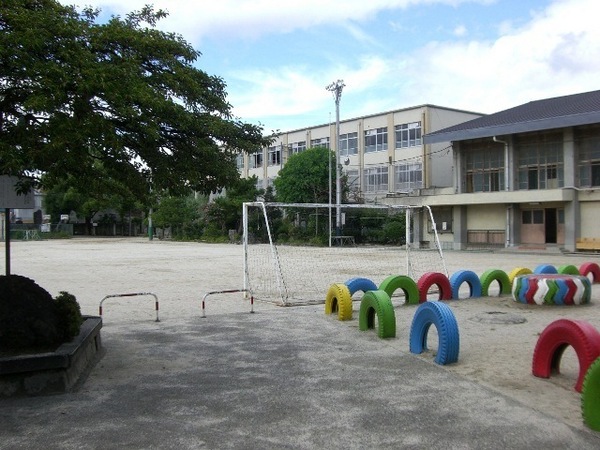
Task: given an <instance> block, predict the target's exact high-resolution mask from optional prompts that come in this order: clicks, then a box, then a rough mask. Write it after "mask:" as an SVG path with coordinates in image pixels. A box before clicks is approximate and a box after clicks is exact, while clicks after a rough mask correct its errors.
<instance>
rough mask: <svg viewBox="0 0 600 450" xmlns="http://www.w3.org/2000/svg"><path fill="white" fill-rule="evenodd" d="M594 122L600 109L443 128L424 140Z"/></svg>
mask: <svg viewBox="0 0 600 450" xmlns="http://www.w3.org/2000/svg"><path fill="white" fill-rule="evenodd" d="M593 123H600V111H593V112H589V113H583V114H573V115H570V116H560V117H550V118H547V119H541V120H535V121H531V122H519V123H511V124H505V125H497V126H489V127H482V128H470V129H464V130H456V131H448V132H443V130H442V132H437V133H431V134H427V135H425V136H423V142H424V143H425V144H437V143H440V142H449V141H450V142H452V141H466V140H470V139H480V138H486V137H493V136H504V135H508V134H518V133H527V132H531V131H542V130H552V129H556V128H565V127H572V126H577V125H589V124H593Z"/></svg>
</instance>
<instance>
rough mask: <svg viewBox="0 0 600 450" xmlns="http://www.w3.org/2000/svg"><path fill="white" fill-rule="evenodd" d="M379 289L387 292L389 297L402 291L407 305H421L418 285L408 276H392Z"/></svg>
mask: <svg viewBox="0 0 600 450" xmlns="http://www.w3.org/2000/svg"><path fill="white" fill-rule="evenodd" d="M379 289H380V290H382V291H385V292H386V294H387V295H389V296H390V298H391V297H392V295H394V292H396V291H397V290H398V289H402V291H403V292H404V299H405V303H406V304H407V305H418V304H419V289H418V288H417V283H415V281H414V280H413V279H412V278H410V277H408V276H406V275H391V276H389V277H387V278H386V279H385V280H383V281H382V282H381V284H380V285H379Z"/></svg>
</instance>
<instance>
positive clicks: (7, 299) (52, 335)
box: [0, 275, 81, 352]
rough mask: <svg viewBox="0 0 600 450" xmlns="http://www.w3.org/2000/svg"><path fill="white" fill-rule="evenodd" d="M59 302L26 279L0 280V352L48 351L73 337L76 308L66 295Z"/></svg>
mask: <svg viewBox="0 0 600 450" xmlns="http://www.w3.org/2000/svg"><path fill="white" fill-rule="evenodd" d="M59 298H60V300H59ZM59 298H57V300H54V299H53V298H52V296H51V295H50V294H49V293H48V291H46V290H45V289H43V288H42V287H40V286H39V285H37V284H36V283H35V282H34V281H33V280H31V279H29V278H27V277H23V276H20V275H9V276H0V351H2V352H36V351H51V350H54V349H55V348H56V347H58V346H59V345H60V344H62V343H64V342H68V341H70V340H71V339H72V338H73V337H74V336H76V335H77V334H78V333H79V327H80V326H81V313H80V312H79V305H77V302H76V300H75V297H73V296H72V295H70V294H67V293H61V295H60V296H59ZM75 324H77V325H75Z"/></svg>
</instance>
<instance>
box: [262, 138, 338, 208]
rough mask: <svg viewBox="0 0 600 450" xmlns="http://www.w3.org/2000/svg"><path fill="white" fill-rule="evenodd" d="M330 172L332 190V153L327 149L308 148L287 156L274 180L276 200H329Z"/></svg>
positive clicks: (322, 201) (291, 201)
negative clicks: (287, 158)
mask: <svg viewBox="0 0 600 450" xmlns="http://www.w3.org/2000/svg"><path fill="white" fill-rule="evenodd" d="M330 164H331V170H330V168H329V167H330ZM330 172H331V182H332V189H333V192H335V190H334V189H335V161H334V154H333V153H332V152H331V151H330V150H328V149H326V148H322V147H314V148H309V149H306V150H305V151H303V152H302V153H296V154H295V155H292V156H290V158H289V160H288V161H287V163H286V164H285V166H283V168H282V169H281V170H280V171H279V174H278V176H277V178H275V180H274V181H273V183H274V185H275V196H276V198H277V201H280V202H288V203H328V202H329V174H330ZM334 198H335V197H334Z"/></svg>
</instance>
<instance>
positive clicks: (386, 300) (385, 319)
mask: <svg viewBox="0 0 600 450" xmlns="http://www.w3.org/2000/svg"><path fill="white" fill-rule="evenodd" d="M375 316H377V323H378V327H377V328H378V329H377V335H378V336H379V337H380V338H382V339H385V338H393V337H396V314H395V313H394V307H393V306H392V300H391V299H390V296H389V295H387V293H386V292H385V291H381V290H374V291H367V292H365V295H364V296H363V298H362V300H361V301H360V311H359V313H358V329H359V330H360V331H367V330H368V329H371V328H375Z"/></svg>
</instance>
